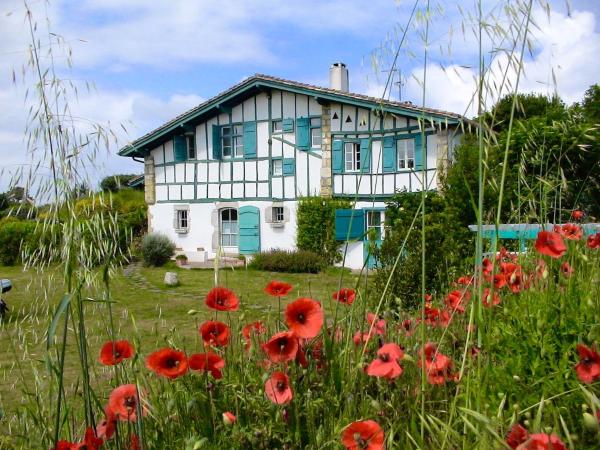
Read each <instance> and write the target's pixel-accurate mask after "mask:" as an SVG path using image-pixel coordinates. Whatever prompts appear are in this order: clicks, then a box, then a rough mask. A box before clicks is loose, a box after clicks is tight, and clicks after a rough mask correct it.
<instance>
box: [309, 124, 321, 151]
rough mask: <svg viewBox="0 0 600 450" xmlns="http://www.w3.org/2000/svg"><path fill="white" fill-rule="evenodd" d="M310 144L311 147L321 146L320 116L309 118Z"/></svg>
mask: <svg viewBox="0 0 600 450" xmlns="http://www.w3.org/2000/svg"><path fill="white" fill-rule="evenodd" d="M310 146H311V148H321V118H320V117H313V118H311V119H310Z"/></svg>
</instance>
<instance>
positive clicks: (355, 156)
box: [344, 141, 361, 173]
mask: <svg viewBox="0 0 600 450" xmlns="http://www.w3.org/2000/svg"><path fill="white" fill-rule="evenodd" d="M349 145H351V146H352V150H350V151H349V150H348V146H349ZM349 155H350V159H348V156H349ZM360 158H361V155H360V142H355V141H345V142H344V172H347V173H355V172H360V169H361V159H360ZM348 163H350V166H351V168H350V169H349V168H348Z"/></svg>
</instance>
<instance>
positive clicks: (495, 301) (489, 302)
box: [483, 288, 500, 308]
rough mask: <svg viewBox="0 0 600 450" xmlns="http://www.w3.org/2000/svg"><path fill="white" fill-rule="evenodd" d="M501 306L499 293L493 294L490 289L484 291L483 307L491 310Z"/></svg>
mask: <svg viewBox="0 0 600 450" xmlns="http://www.w3.org/2000/svg"><path fill="white" fill-rule="evenodd" d="M499 304H500V295H499V294H498V293H497V292H494V293H492V291H491V290H490V288H485V289H484V290H483V306H485V307H486V308H490V307H492V306H496V305H499Z"/></svg>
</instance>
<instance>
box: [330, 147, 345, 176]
mask: <svg viewBox="0 0 600 450" xmlns="http://www.w3.org/2000/svg"><path fill="white" fill-rule="evenodd" d="M332 152H333V155H332V160H331V168H332V169H333V173H342V172H343V171H344V141H340V140H339V139H334V140H333V149H332Z"/></svg>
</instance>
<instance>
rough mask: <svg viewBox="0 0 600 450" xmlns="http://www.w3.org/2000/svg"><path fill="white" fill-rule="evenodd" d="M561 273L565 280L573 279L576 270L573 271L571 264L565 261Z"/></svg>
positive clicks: (561, 266)
mask: <svg viewBox="0 0 600 450" xmlns="http://www.w3.org/2000/svg"><path fill="white" fill-rule="evenodd" d="M560 271H561V273H562V274H563V276H564V277H565V278H571V275H573V273H574V272H575V269H573V267H571V264H569V263H568V262H567V261H565V262H563V263H562V264H561V265H560Z"/></svg>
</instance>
